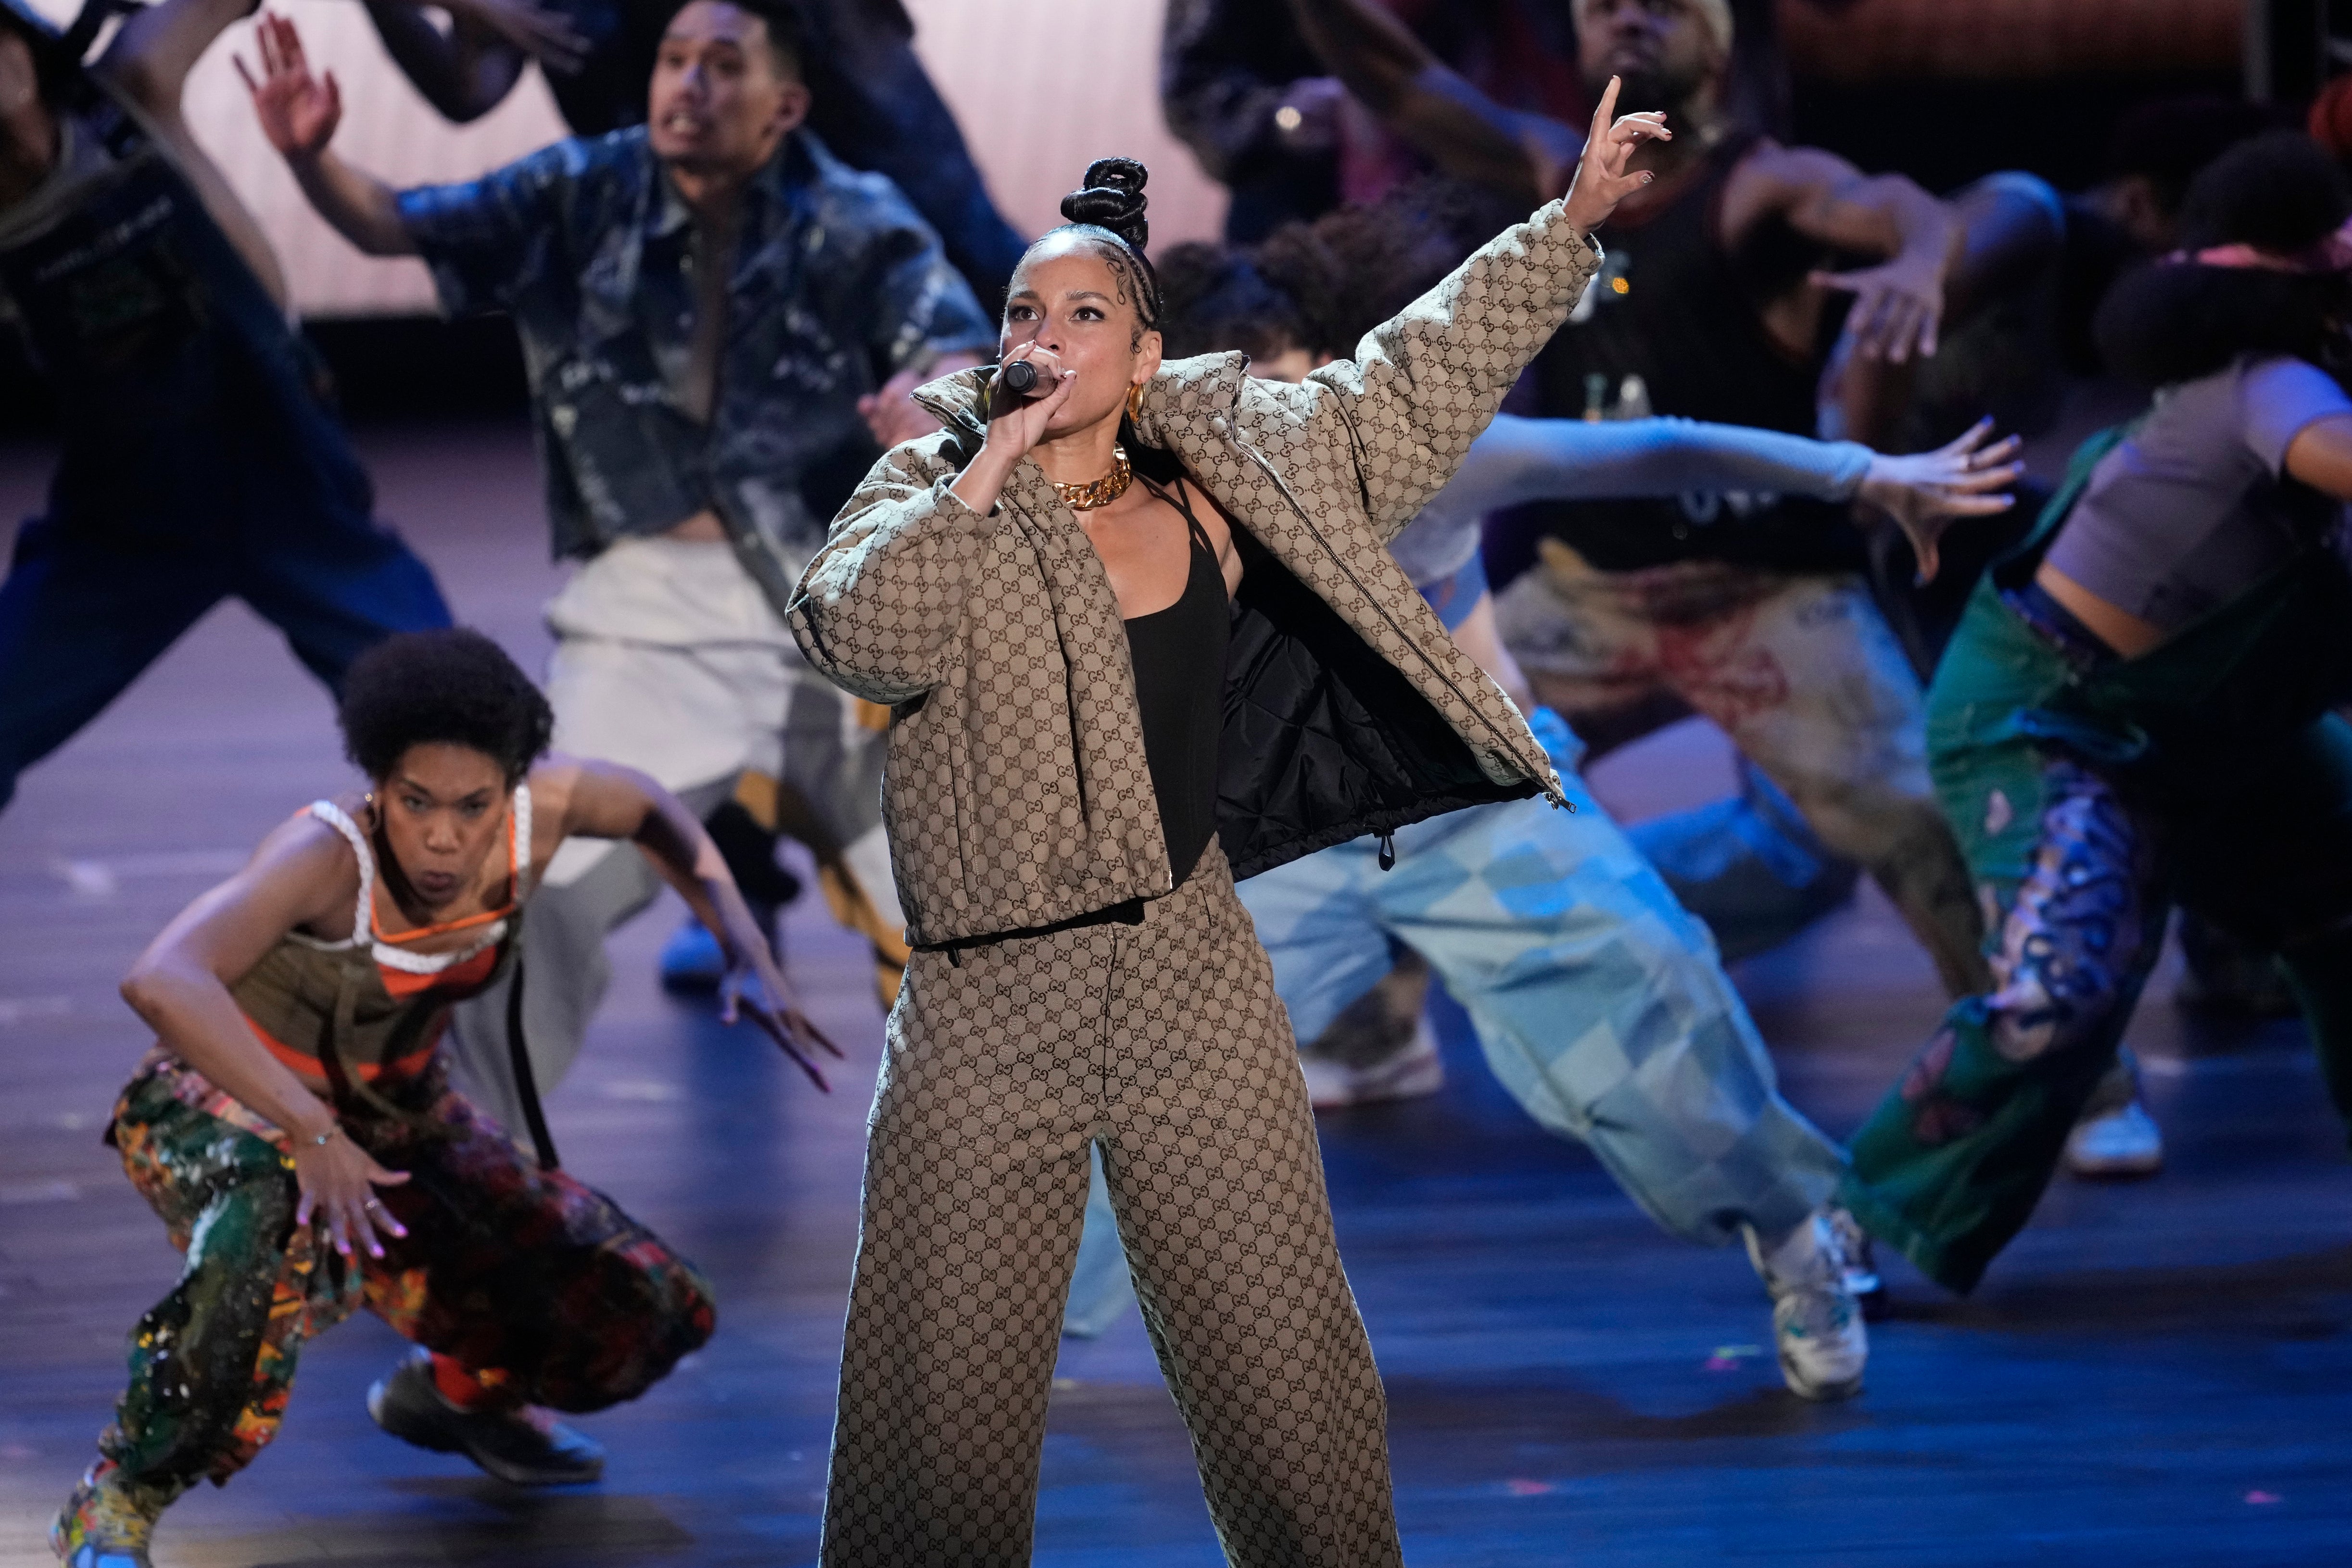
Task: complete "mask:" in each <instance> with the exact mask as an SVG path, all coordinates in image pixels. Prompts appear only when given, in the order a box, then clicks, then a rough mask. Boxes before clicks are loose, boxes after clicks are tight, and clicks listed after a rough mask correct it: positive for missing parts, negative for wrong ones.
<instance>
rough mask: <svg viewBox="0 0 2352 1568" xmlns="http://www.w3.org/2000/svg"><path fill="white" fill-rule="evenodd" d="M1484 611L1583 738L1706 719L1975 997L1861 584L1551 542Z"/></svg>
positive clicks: (1961, 901) (1964, 903)
mask: <svg viewBox="0 0 2352 1568" xmlns="http://www.w3.org/2000/svg"><path fill="white" fill-rule="evenodd" d="M1497 614H1498V619H1499V621H1500V624H1501V626H1502V630H1503V635H1504V638H1505V641H1506V643H1507V646H1509V647H1510V648H1511V651H1512V653H1513V654H1514V655H1515V656H1517V658H1518V659H1519V661H1520V663H1521V665H1522V666H1523V667H1524V668H1526V669H1527V672H1528V679H1529V680H1530V681H1531V683H1532V684H1533V685H1534V687H1535V690H1536V695H1537V696H1538V697H1539V698H1540V699H1542V700H1544V701H1545V702H1546V703H1548V704H1549V705H1550V706H1551V707H1552V708H1553V709H1555V710H1557V711H1558V712H1559V714H1560V716H1561V717H1562V718H1565V719H1566V720H1567V721H1569V723H1570V725H1571V726H1573V727H1575V728H1576V729H1577V730H1578V732H1579V733H1580V734H1583V733H1584V731H1585V729H1586V726H1587V724H1588V723H1590V724H1591V728H1592V729H1593V730H1594V731H1599V732H1601V733H1604V734H1609V735H1610V736H1611V738H1612V739H1621V740H1622V739H1624V738H1627V737H1625V736H1623V735H1621V734H1616V733H1614V732H1613V731H1616V730H1622V728H1624V721H1625V718H1626V716H1627V715H1628V714H1630V713H1636V712H1640V711H1643V710H1646V709H1648V708H1652V707H1654V706H1655V705H1656V701H1657V699H1658V698H1659V697H1660V696H1661V695H1663V696H1664V697H1666V698H1667V699H1669V703H1668V706H1667V708H1666V711H1668V712H1671V711H1672V709H1673V707H1674V706H1676V705H1687V706H1688V707H1689V708H1690V709H1692V710H1696V711H1697V712H1699V713H1703V714H1705V715H1706V717H1707V718H1709V719H1711V720H1713V721H1715V722H1716V723H1717V725H1719V726H1721V728H1722V729H1723V731H1725V732H1726V733H1727V734H1728V735H1729V736H1730V737H1731V740H1732V742H1733V743H1734V744H1735V745H1737V746H1738V748H1739V749H1740V751H1742V752H1745V753H1746V754H1747V755H1748V757H1749V758H1751V759H1753V760H1754V762H1755V763H1756V764H1757V765H1758V766H1759V767H1760V768H1762V769H1763V770H1764V772H1765V773H1766V774H1767V775H1768V776H1769V777H1770V779H1771V780H1772V782H1773V783H1774V784H1778V785H1779V786H1780V788H1781V789H1782V790H1784V791H1786V792H1787V794H1788V795H1789V798H1790V800H1792V801H1794V802H1795V803H1796V805H1797V808H1798V809H1799V810H1800V811H1801V812H1802V813H1803V814H1804V816H1805V820H1806V822H1807V823H1808V824H1809V825H1810V826H1811V827H1812V830H1813V831H1814V833H1815V834H1817V835H1819V836H1820V838H1821V840H1822V844H1823V845H1824V846H1826V847H1828V848H1829V849H1830V850H1832V852H1834V853H1836V854H1838V855H1842V856H1843V857H1845V858H1848V859H1851V860H1855V861H1858V862H1860V863H1861V864H1862V865H1863V866H1864V867H1866V868H1868V869H1869V871H1870V873H1871V875H1872V876H1873V877H1874V878H1875V879H1877V881H1878V883H1879V885H1880V886H1881V887H1882V888H1884V889H1886V893H1887V896H1888V897H1889V898H1890V899H1892V900H1894V902H1895V907H1896V908H1897V909H1898V910H1901V911H1902V914H1903V918H1904V920H1905V921H1906V922H1908V924H1909V925H1910V927H1911V929H1912V931H1913V932H1914V933H1915V934H1916V936H1917V937H1918V938H1919V941H1920V942H1921V943H1922V944H1924V945H1925V946H1926V948H1927V952H1928V955H1929V956H1930V957H1931V958H1933V959H1934V960H1935V963H1936V969H1937V973H1938V975H1939V976H1940V977H1941V978H1942V980H1943V983H1944V986H1945V989H1946V990H1947V991H1948V993H1949V994H1952V995H1954V996H1965V995H1970V994H1974V993H1976V992H1977V991H1979V990H1982V989H1983V988H1984V987H1985V986H1986V985H1987V984H1989V981H1990V976H1989V974H1988V973H1987V971H1986V969H1985V966H1984V958H1983V955H1982V952H1981V945H1982V941H1983V929H1984V928H1983V916H1982V914H1981V913H1980V911H1979V910H1978V907H1977V903H1976V899H1975V897H1974V894H1973V892H1972V890H1971V884H1970V881H1969V873H1968V867H1967V864H1966V863H1965V862H1964V861H1963V860H1962V859H1961V858H1960V850H1959V846H1958V843H1957V842H1956V841H1955V840H1954V839H1953V837H1952V832H1951V828H1950V826H1948V824H1947V823H1946V822H1945V821H1944V817H1943V813H1942V810H1941V808H1940V807H1938V806H1937V804H1936V796H1935V791H1934V788H1933V786H1932V785H1931V784H1930V783H1929V781H1928V778H1927V732H1926V714H1925V710H1924V707H1923V703H1922V694H1921V692H1920V689H1919V683H1918V680H1917V679H1916V677H1914V676H1913V675H1912V673H1911V669H1910V667H1909V665H1908V664H1907V663H1906V662H1905V660H1904V658H1903V651H1902V649H1901V647H1899V646H1897V644H1896V642H1895V634H1894V633H1893V632H1892V631H1890V630H1888V629H1887V626H1886V622H1885V617H1883V616H1881V615H1880V614H1879V612H1878V608H1877V606H1876V605H1874V604H1873V603H1872V602H1871V598H1870V594H1869V591H1868V590H1867V589H1866V588H1865V587H1864V585H1863V583H1862V580H1861V579H1860V578H1859V577H1855V576H1850V575H1845V574H1827V573H1819V574H1815V573H1783V572H1769V571H1765V570H1762V569H1759V568H1755V567H1746V566H1733V565H1727V564H1726V563H1720V562H1709V561H1690V562H1679V563H1675V564H1673V565H1668V566H1659V567H1652V568H1649V569H1646V570H1643V571H1638V572H1601V571H1598V570H1596V569H1594V568H1593V567H1591V566H1589V565H1587V564H1586V563H1584V561H1583V560H1582V559H1581V558H1580V557H1579V556H1578V555H1577V554H1576V553H1575V552H1573V551H1571V550H1569V549H1567V548H1566V547H1564V546H1562V545H1560V544H1559V543H1557V542H1549V541H1548V542H1546V543H1545V545H1544V548H1543V563H1542V565H1541V567H1540V568H1539V569H1538V570H1537V571H1534V572H1530V573H1528V574H1527V575H1526V576H1524V577H1522V578H1520V579H1519V580H1518V581H1517V582H1516V583H1514V584H1511V586H1510V587H1509V588H1508V589H1507V590H1506V591H1505V593H1504V595H1503V596H1502V599H1501V600H1500V601H1499V602H1498V604H1497ZM1588 716H1589V718H1588ZM1586 738H1587V739H1589V740H1590V739H1593V738H1594V737H1592V736H1587V737H1586Z"/></svg>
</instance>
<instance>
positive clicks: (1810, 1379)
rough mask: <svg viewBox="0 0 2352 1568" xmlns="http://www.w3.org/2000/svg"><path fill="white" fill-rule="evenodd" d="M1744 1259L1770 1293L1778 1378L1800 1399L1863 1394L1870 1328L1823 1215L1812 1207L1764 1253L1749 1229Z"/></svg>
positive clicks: (1868, 1354) (1838, 1248)
mask: <svg viewBox="0 0 2352 1568" xmlns="http://www.w3.org/2000/svg"><path fill="white" fill-rule="evenodd" d="M1747 1237H1748V1261H1749V1262H1750V1263H1753V1264H1754V1265H1755V1266H1756V1272H1757V1274H1758V1275H1759V1277H1761V1278H1762V1279H1763V1281H1764V1289H1766V1290H1767V1291H1769V1292H1770V1293H1771V1297H1772V1340H1773V1343H1774V1345H1775V1346H1776V1347H1777V1349H1778V1350H1779V1352H1780V1376H1781V1379H1782V1381H1784V1382H1786V1383H1787V1384H1788V1385H1789V1391H1790V1393H1791V1394H1796V1395H1797V1396H1798V1397H1799V1398H1801V1399H1815V1400H1828V1399H1850V1398H1852V1397H1853V1395H1855V1394H1860V1393H1861V1392H1862V1372H1863V1367H1864V1365H1865V1364H1866V1363H1868V1362H1869V1360H1870V1332H1869V1331H1868V1330H1867V1329H1865V1328H1864V1326H1863V1321H1862V1309H1861V1307H1860V1305H1859V1304H1858V1303H1856V1301H1855V1300H1854V1299H1853V1290H1852V1289H1849V1288H1848V1287H1847V1285H1846V1259H1845V1253H1844V1249H1843V1248H1842V1247H1840V1246H1839V1245H1838V1239H1837V1233H1836V1231H1835V1229H1834V1228H1832V1226H1831V1223H1830V1220H1829V1217H1828V1215H1826V1214H1825V1213H1816V1214H1814V1215H1811V1217H1809V1218H1807V1219H1806V1220H1805V1222H1804V1223H1803V1224H1801V1225H1800V1226H1797V1228H1796V1229H1795V1230H1793V1231H1791V1232H1790V1235H1789V1237H1788V1239H1787V1240H1785V1241H1782V1242H1781V1243H1780V1244H1779V1245H1778V1246H1777V1247H1774V1248H1773V1249H1772V1250H1771V1251H1770V1252H1769V1253H1768V1252H1766V1251H1765V1250H1764V1247H1763V1246H1762V1244H1761V1243H1759V1241H1758V1240H1757V1238H1756V1233H1755V1232H1754V1231H1753V1230H1750V1231H1748V1233H1747Z"/></svg>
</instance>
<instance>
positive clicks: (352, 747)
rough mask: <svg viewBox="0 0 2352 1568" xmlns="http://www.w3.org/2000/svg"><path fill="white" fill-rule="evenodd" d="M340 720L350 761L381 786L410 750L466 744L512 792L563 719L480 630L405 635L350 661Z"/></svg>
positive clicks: (454, 628)
mask: <svg viewBox="0 0 2352 1568" xmlns="http://www.w3.org/2000/svg"><path fill="white" fill-rule="evenodd" d="M335 719H336V722H337V723H338V724H339V725H341V729H342V731H343V754H344V755H345V756H347V757H349V758H351V760H352V763H354V764H356V765H357V766H358V768H359V770H360V771H361V772H362V773H365V774H366V775H367V776H368V777H369V778H370V779H373V780H374V781H376V782H378V783H381V782H383V780H384V779H385V778H387V777H389V776H390V775H391V773H392V770H393V769H394V768H395V767H397V766H398V765H399V763H400V759H401V758H402V757H404V756H406V755H407V754H408V752H409V750H410V749H411V748H412V747H415V746H422V745H429V744H432V743H434V742H444V743H446V744H449V745H455V746H465V747H468V748H470V749H471V750H474V751H477V752H481V753H482V754H483V755H485V756H487V757H488V758H489V759H490V760H491V761H493V762H495V763H498V764H499V769H500V771H501V772H503V773H505V774H506V779H507V783H508V784H509V785H511V784H516V783H518V782H520V780H521V778H522V776H523V774H524V773H528V772H529V771H530V764H531V763H534V762H536V761H538V760H539V758H540V757H541V754H543V753H544V752H546V750H547V743H548V740H549V738H550V736H551V734H552V733H553V732H554V729H555V714H554V712H553V710H551V709H550V708H549V707H548V705H547V699H546V698H545V697H543V696H541V694H540V690H539V688H538V687H536V686H533V685H532V684H531V683H530V677H529V676H527V675H525V674H524V673H523V672H522V670H521V669H520V668H519V667H518V666H517V665H516V664H515V661H514V660H513V659H511V658H508V657H507V653H506V650H505V649H504V648H502V647H499V645H498V644H496V643H494V642H492V641H491V640H490V639H489V638H488V637H484V636H483V635H482V634H481V633H479V632H478V631H474V630H471V629H470V628H468V627H465V626H452V627H449V628H447V629H446V630H443V631H432V632H403V633H401V634H399V635H398V636H396V637H386V638H385V639H384V640H383V641H382V642H380V643H378V644H376V645H375V647H372V648H370V649H368V651H367V652H365V653H363V654H362V655H360V657H359V658H356V659H354V660H352V667H351V668H350V669H349V670H348V671H347V672H345V674H344V676H343V689H342V695H341V700H340V701H339V703H338V705H337V711H336V715H335Z"/></svg>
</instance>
